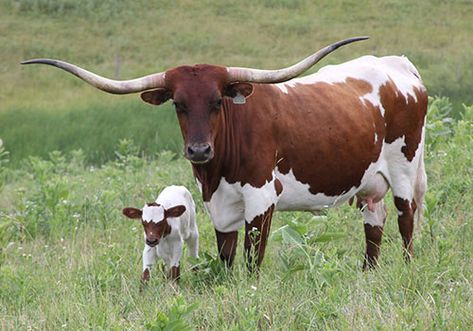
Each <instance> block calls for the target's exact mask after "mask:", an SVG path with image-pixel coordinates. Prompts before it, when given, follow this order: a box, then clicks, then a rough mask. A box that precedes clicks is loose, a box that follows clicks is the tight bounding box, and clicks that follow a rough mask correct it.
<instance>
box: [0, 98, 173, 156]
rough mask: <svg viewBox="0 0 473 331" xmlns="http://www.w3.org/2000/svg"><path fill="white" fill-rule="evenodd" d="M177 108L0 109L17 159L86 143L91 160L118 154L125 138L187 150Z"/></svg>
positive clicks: (147, 149)
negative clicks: (115, 151)
mask: <svg viewBox="0 0 473 331" xmlns="http://www.w3.org/2000/svg"><path fill="white" fill-rule="evenodd" d="M174 112H175V111H174V109H172V108H171V107H170V105H166V106H163V107H160V108H157V107H152V106H150V105H146V104H145V103H139V102H126V101H125V102H122V103H117V104H116V105H115V106H114V107H113V108H111V107H100V106H99V105H97V104H92V105H81V106H74V107H71V109H67V110H64V112H55V111H45V110H43V109H31V108H27V109H26V108H17V109H11V110H9V111H6V112H4V113H1V114H0V120H1V124H0V128H1V138H2V139H3V140H4V141H5V146H6V148H7V149H8V150H9V151H10V157H11V160H12V162H13V163H14V164H19V163H21V162H24V160H25V159H27V158H28V157H29V156H40V157H43V158H44V157H47V156H48V153H49V152H50V151H55V150H61V151H64V152H70V151H72V150H76V149H82V151H83V152H84V153H85V155H86V156H87V161H88V163H95V164H97V163H99V164H101V163H104V162H105V161H107V160H111V159H113V158H114V149H115V145H116V144H117V142H118V141H119V140H120V139H129V140H133V141H134V142H135V144H137V145H138V146H140V150H141V151H142V152H143V153H145V154H147V155H153V154H154V153H157V152H159V151H161V150H163V149H164V150H171V151H174V152H175V153H181V151H182V138H181V133H180V130H179V125H178V123H177V118H176V115H175V113H174Z"/></svg>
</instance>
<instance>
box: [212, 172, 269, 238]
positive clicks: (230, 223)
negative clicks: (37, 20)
mask: <svg viewBox="0 0 473 331" xmlns="http://www.w3.org/2000/svg"><path fill="white" fill-rule="evenodd" d="M277 200H278V196H277V194H276V189H275V187H274V179H273V180H271V181H268V182H266V183H265V184H264V185H263V186H262V187H254V186H252V185H250V184H248V183H247V184H244V185H243V186H242V185H241V183H240V182H236V183H233V184H230V183H228V182H227V181H226V180H225V178H223V177H222V178H221V179H220V183H219V185H218V188H217V190H216V191H215V192H214V193H213V194H212V197H211V199H210V201H209V202H204V205H205V207H206V209H207V212H208V213H209V215H210V218H211V219H212V222H213V223H214V226H215V228H216V229H217V230H218V231H220V232H232V231H237V230H238V229H240V228H241V227H243V225H244V224H245V223H244V222H245V220H246V221H247V222H248V223H250V222H251V221H253V219H254V218H255V217H257V216H260V215H263V214H264V213H265V212H266V211H267V210H268V209H269V208H270V207H271V205H273V204H274V205H276V202H277Z"/></svg>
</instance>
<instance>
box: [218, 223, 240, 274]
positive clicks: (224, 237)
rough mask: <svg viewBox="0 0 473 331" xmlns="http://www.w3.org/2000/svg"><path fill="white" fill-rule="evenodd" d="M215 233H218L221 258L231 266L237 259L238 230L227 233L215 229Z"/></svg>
mask: <svg viewBox="0 0 473 331" xmlns="http://www.w3.org/2000/svg"><path fill="white" fill-rule="evenodd" d="M215 233H216V235H217V249H218V253H219V255H220V259H221V260H222V261H223V262H225V264H226V265H227V267H231V266H232V265H233V260H234V259H235V252H236V245H237V240H238V232H237V231H232V232H227V233H225V232H220V231H218V230H215Z"/></svg>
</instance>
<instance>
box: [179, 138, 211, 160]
mask: <svg viewBox="0 0 473 331" xmlns="http://www.w3.org/2000/svg"><path fill="white" fill-rule="evenodd" d="M185 154H186V158H187V159H188V160H189V161H191V162H192V163H206V162H208V161H210V160H211V159H212V158H213V156H214V151H213V148H212V146H211V145H210V144H209V143H203V144H189V145H187V148H186V152H185Z"/></svg>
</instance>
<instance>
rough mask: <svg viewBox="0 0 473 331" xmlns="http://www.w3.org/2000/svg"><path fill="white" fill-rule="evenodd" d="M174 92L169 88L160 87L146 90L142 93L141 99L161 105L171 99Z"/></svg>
mask: <svg viewBox="0 0 473 331" xmlns="http://www.w3.org/2000/svg"><path fill="white" fill-rule="evenodd" d="M171 97H172V93H171V91H169V90H168V89H165V88H158V89H156V90H152V91H146V92H143V93H141V99H143V101H144V102H147V103H150V104H152V105H155V106H157V105H160V104H162V103H165V102H166V101H168V100H169V99H171Z"/></svg>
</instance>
